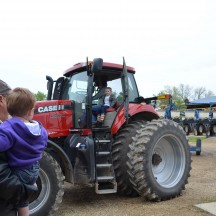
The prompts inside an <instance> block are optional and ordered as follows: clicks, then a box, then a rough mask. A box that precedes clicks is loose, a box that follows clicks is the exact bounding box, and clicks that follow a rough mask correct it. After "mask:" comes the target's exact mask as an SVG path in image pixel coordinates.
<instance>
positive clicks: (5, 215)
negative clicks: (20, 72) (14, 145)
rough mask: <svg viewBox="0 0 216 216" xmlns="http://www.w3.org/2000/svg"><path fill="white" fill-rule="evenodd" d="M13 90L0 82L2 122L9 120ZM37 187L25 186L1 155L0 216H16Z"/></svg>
mask: <svg viewBox="0 0 216 216" xmlns="http://www.w3.org/2000/svg"><path fill="white" fill-rule="evenodd" d="M10 90H11V88H10V87H9V86H8V85H7V84H6V83H5V82H4V81H2V80H0V122H2V121H4V120H6V119H7V118H8V113H7V106H6V97H7V95H8V94H9V93H10ZM36 191H37V188H36V187H35V186H29V185H24V184H23V183H21V182H20V181H19V179H18V177H17V176H16V175H14V174H13V173H12V171H11V170H10V168H9V166H8V163H7V158H6V155H5V154H4V153H0V216H16V215H17V209H15V207H14V206H15V205H17V204H18V203H20V202H23V201H24V200H27V199H30V198H31V196H33V195H34V194H35V192H36Z"/></svg>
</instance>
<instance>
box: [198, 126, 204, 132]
mask: <svg viewBox="0 0 216 216" xmlns="http://www.w3.org/2000/svg"><path fill="white" fill-rule="evenodd" d="M199 132H200V133H203V126H202V125H200V126H199Z"/></svg>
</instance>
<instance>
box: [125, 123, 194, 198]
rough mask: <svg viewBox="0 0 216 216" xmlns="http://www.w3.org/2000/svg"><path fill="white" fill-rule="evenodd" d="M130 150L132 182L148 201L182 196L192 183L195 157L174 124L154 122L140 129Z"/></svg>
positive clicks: (181, 130)
mask: <svg viewBox="0 0 216 216" xmlns="http://www.w3.org/2000/svg"><path fill="white" fill-rule="evenodd" d="M133 140H134V141H133V143H132V144H131V145H130V146H129V147H130V152H129V154H128V156H129V158H130V163H129V164H132V165H133V166H129V170H128V172H129V174H130V180H131V182H132V184H133V185H134V188H135V190H137V191H138V193H139V194H140V195H141V196H142V197H144V198H145V199H147V200H154V201H161V200H168V199H171V198H174V197H176V196H179V195H180V194H181V192H182V190H184V189H185V184H187V183H188V177H189V176H190V174H189V173H190V170H191V154H190V148H189V145H188V141H187V139H186V135H185V132H184V131H183V129H182V128H181V127H180V126H179V125H178V124H177V123H175V122H173V121H170V120H167V119H166V120H153V121H152V122H149V123H148V124H146V126H145V127H142V128H140V130H139V133H138V134H137V135H136V137H134V139H133Z"/></svg>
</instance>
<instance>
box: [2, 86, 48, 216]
mask: <svg viewBox="0 0 216 216" xmlns="http://www.w3.org/2000/svg"><path fill="white" fill-rule="evenodd" d="M6 100H7V109H8V112H9V114H10V115H11V116H12V118H10V119H9V120H6V121H5V122H4V123H2V124H1V125H0V152H6V154H7V157H8V163H9V166H10V167H11V169H12V170H13V172H14V173H15V174H16V175H17V176H18V177H19V179H20V180H21V181H22V182H23V183H25V184H34V183H35V182H36V180H37V178H38V174H39V163H38V160H39V159H41V157H42V152H43V151H44V149H45V147H46V145H47V139H48V135H47V132H46V130H45V128H44V127H43V126H42V125H41V123H40V122H37V121H34V120H32V118H33V115H34V106H35V102H36V98H35V95H34V94H33V93H32V92H30V91H29V90H28V89H25V88H15V89H14V90H12V91H11V93H10V94H9V95H8V96H7V98H6ZM17 208H18V215H19V216H28V215H29V208H28V202H26V203H21V204H20V205H19V206H17Z"/></svg>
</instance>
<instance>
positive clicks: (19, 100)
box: [7, 87, 36, 117]
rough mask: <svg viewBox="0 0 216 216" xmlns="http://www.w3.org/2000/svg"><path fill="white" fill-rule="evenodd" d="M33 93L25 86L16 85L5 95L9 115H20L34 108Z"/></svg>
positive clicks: (34, 99)
mask: <svg viewBox="0 0 216 216" xmlns="http://www.w3.org/2000/svg"><path fill="white" fill-rule="evenodd" d="M35 103H36V97H35V95H34V94H33V93H32V92H31V91H30V90H29V89H27V88H20V87H17V88H15V89H13V90H12V91H11V93H10V94H9V95H8V96H7V109H8V112H9V114H10V115H11V116H18V117H22V116H24V115H26V114H27V112H28V111H29V110H31V109H33V108H34V106H35Z"/></svg>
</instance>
